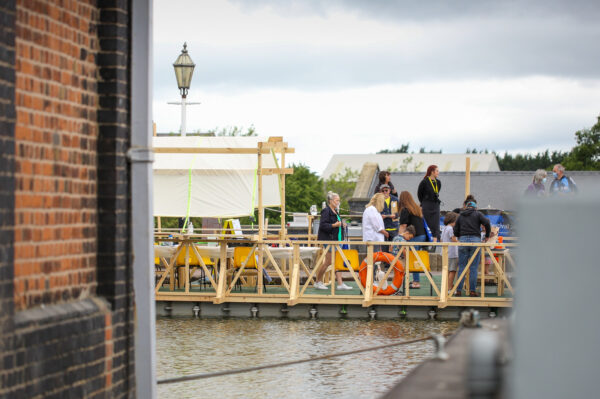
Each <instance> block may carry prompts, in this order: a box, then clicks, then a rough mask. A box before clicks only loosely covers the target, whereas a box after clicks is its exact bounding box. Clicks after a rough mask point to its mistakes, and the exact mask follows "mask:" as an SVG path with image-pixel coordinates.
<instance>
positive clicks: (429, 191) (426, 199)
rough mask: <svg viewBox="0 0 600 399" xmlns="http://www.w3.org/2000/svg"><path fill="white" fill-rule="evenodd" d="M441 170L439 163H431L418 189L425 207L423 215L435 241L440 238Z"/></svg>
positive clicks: (422, 207)
mask: <svg viewBox="0 0 600 399" xmlns="http://www.w3.org/2000/svg"><path fill="white" fill-rule="evenodd" d="M439 174H440V170H439V169H438V167H437V165H430V166H429V167H428V168H427V174H425V177H424V178H423V180H421V183H419V188H418V189H417V197H418V198H419V202H420V203H421V209H423V217H424V218H425V220H426V221H427V225H428V226H429V229H430V230H431V235H432V236H433V240H434V241H439V240H440V203H441V201H440V190H441V189H442V182H441V181H439V180H438V175H439Z"/></svg>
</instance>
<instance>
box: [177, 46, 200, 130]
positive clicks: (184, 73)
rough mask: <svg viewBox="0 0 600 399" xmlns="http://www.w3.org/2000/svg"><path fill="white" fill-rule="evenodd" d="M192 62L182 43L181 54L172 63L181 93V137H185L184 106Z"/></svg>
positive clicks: (190, 80) (193, 65)
mask: <svg viewBox="0 0 600 399" xmlns="http://www.w3.org/2000/svg"><path fill="white" fill-rule="evenodd" d="M195 66H196V64H194V61H192V58H191V57H190V55H189V54H188V52H187V43H183V50H181V54H179V57H177V59H176V60H175V62H174V63H173V68H174V69H175V78H177V86H178V87H179V92H180V93H181V135H182V136H185V133H186V123H185V122H186V120H185V106H186V97H187V93H188V90H189V88H190V84H191V83H192V74H193V73H194V67H195Z"/></svg>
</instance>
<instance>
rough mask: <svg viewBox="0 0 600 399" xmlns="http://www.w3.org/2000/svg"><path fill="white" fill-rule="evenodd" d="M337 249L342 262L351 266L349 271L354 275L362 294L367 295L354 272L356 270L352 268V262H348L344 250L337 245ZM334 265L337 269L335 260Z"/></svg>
mask: <svg viewBox="0 0 600 399" xmlns="http://www.w3.org/2000/svg"><path fill="white" fill-rule="evenodd" d="M336 249H337V251H338V252H339V254H340V256H341V257H342V261H343V262H344V264H345V263H346V262H347V263H348V264H349V265H350V269H348V271H349V272H350V274H351V275H352V278H353V279H354V281H355V282H356V285H357V286H358V288H359V289H360V292H361V294H363V295H364V294H365V288H364V287H363V285H362V283H361V282H360V278H359V276H357V275H356V273H355V272H354V269H353V268H352V264H351V263H350V261H349V260H348V258H347V257H346V255H345V254H344V251H343V250H342V248H341V247H340V246H339V245H336ZM333 265H334V266H333V267H334V268H335V258H334V260H333Z"/></svg>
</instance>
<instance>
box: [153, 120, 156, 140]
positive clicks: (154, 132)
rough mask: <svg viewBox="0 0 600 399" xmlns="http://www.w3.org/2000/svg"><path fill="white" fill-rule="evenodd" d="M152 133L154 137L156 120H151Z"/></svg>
mask: <svg viewBox="0 0 600 399" xmlns="http://www.w3.org/2000/svg"><path fill="white" fill-rule="evenodd" d="M152 135H153V136H154V137H156V122H152Z"/></svg>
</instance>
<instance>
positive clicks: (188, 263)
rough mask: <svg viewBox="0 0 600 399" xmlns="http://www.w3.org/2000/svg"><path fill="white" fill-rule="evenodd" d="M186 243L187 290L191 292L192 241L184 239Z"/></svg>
mask: <svg viewBox="0 0 600 399" xmlns="http://www.w3.org/2000/svg"><path fill="white" fill-rule="evenodd" d="M184 245H185V292H186V293H187V292H190V243H189V241H184Z"/></svg>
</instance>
